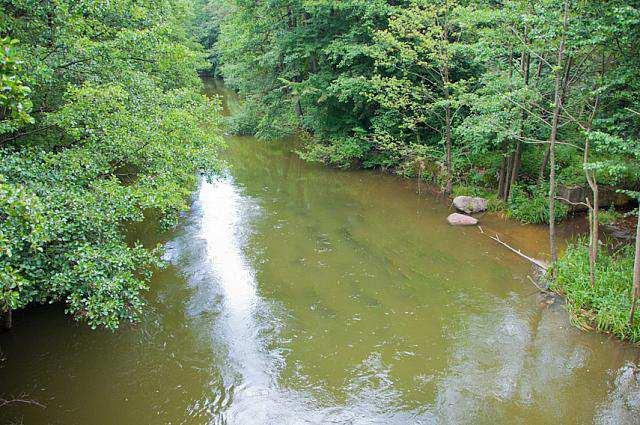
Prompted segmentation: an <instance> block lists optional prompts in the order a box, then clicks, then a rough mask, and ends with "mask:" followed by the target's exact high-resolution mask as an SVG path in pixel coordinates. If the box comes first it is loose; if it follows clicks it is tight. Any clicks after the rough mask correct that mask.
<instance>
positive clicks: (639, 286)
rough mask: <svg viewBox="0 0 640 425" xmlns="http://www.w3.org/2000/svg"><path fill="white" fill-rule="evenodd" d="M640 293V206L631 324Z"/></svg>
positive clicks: (639, 210) (639, 209)
mask: <svg viewBox="0 0 640 425" xmlns="http://www.w3.org/2000/svg"><path fill="white" fill-rule="evenodd" d="M639 293H640V207H639V208H638V224H637V227H636V256H635V260H634V262H633V297H632V299H631V311H630V312H629V325H631V326H632V325H633V316H634V315H635V312H636V303H637V301H638V294H639Z"/></svg>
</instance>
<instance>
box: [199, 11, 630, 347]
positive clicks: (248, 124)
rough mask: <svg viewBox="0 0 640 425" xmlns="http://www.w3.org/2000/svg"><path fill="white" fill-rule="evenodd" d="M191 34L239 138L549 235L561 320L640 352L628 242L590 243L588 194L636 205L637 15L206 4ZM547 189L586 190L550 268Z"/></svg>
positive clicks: (594, 209) (551, 201)
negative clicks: (585, 230) (578, 233)
mask: <svg viewBox="0 0 640 425" xmlns="http://www.w3.org/2000/svg"><path fill="white" fill-rule="evenodd" d="M198 22H199V23H200V24H199V28H200V38H201V40H202V42H203V43H204V44H205V45H206V46H207V47H209V48H210V60H211V63H212V72H214V73H217V74H220V75H222V76H223V77H224V79H225V81H226V83H227V84H228V85H230V86H231V87H233V88H234V89H235V90H237V92H238V93H239V94H240V95H241V97H242V98H243V101H244V109H243V111H242V113H240V114H238V115H237V116H235V117H234V118H233V119H232V123H231V124H232V127H233V129H234V130H235V131H236V132H237V133H240V134H255V135H257V136H259V137H262V138H267V139H269V138H279V137H283V136H286V135H289V134H293V133H298V134H302V135H304V136H305V138H306V139H307V143H306V144H305V146H304V148H303V149H302V150H301V152H300V155H301V156H302V157H303V158H305V159H307V160H310V161H319V162H322V163H325V164H328V165H332V166H337V167H343V168H349V167H363V168H374V169H383V170H389V171H393V172H395V173H398V174H401V175H404V176H408V177H416V178H419V179H423V180H428V181H431V182H432V183H434V184H437V185H439V186H440V187H441V188H442V190H443V191H444V193H446V194H448V195H451V194H465V195H471V194H473V195H485V196H488V197H489V198H490V199H491V205H492V207H493V208H494V209H505V210H506V212H507V214H508V215H509V216H511V217H513V218H515V219H518V220H522V221H525V222H533V223H542V222H547V223H548V224H549V240H550V252H551V264H552V267H551V269H550V273H549V275H550V276H549V277H550V278H551V279H552V280H553V278H555V280H553V281H552V287H553V289H554V290H556V291H558V292H561V293H564V294H566V295H567V300H568V309H569V311H570V312H571V313H572V314H573V315H574V318H575V319H576V321H579V322H581V323H583V324H584V323H585V322H588V323H589V324H592V325H593V324H595V325H596V326H597V328H598V329H600V330H602V331H609V332H613V333H614V334H615V335H616V336H618V337H620V338H623V339H628V340H631V341H634V342H638V341H640V323H638V322H639V320H637V317H636V314H637V313H636V312H635V304H636V299H637V297H638V294H639V292H640V282H639V279H640V235H637V236H636V238H635V246H636V248H635V250H634V249H631V248H626V247H625V248H622V249H617V250H613V249H612V248H610V247H608V246H605V245H603V242H602V241H603V238H602V237H601V235H600V231H599V229H600V220H599V218H600V216H601V213H600V210H599V207H600V204H601V199H600V197H599V194H600V188H601V187H602V186H607V187H608V188H612V189H613V190H616V191H619V192H624V193H626V194H627V195H629V196H630V198H632V199H637V197H638V191H637V190H638V186H639V179H640V173H639V172H638V171H639V170H638V166H639V165H640V141H639V140H640V85H639V84H640V83H639V82H640V52H639V51H638V49H639V46H640V5H639V4H638V3H637V2H631V1H622V0H614V1H610V2H599V1H579V2H578V1H574V0H544V1H528V0H504V1H500V2H484V1H460V0H435V1H433V0H429V1H427V0H402V1H394V2H388V1H382V0H373V1H361V0H345V1H340V2H329V1H316V0H273V1H269V2H253V1H244V0H211V1H208V2H206V3H205V4H204V5H203V8H202V12H201V14H200V16H199V17H198ZM559 185H563V186H585V187H588V188H589V195H588V196H587V197H585V199H581V200H579V201H578V203H579V204H581V206H582V207H584V208H585V209H586V210H587V211H588V217H587V218H588V221H589V228H590V234H589V237H588V238H586V239H585V240H583V241H579V242H577V243H576V244H575V245H574V246H572V247H570V248H569V249H568V251H567V253H566V254H565V255H564V256H563V257H561V258H558V253H557V248H556V230H555V223H556V221H558V220H560V219H562V218H563V217H564V216H566V214H567V212H568V210H569V208H568V207H569V205H567V204H566V203H567V202H566V201H567V200H565V199H562V197H560V196H558V194H557V193H558V187H559ZM573 203H576V202H575V201H574V202H573ZM632 213H633V212H632ZM550 217H552V218H553V219H550ZM636 233H637V232H636Z"/></svg>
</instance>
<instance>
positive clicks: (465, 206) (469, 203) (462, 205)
mask: <svg viewBox="0 0 640 425" xmlns="http://www.w3.org/2000/svg"><path fill="white" fill-rule="evenodd" d="M453 206H454V207H456V209H457V210H458V211H462V212H465V213H467V214H474V213H479V212H482V211H486V210H487V208H488V206H489V201H487V200H486V199H484V198H476V197H473V196H456V197H455V198H453Z"/></svg>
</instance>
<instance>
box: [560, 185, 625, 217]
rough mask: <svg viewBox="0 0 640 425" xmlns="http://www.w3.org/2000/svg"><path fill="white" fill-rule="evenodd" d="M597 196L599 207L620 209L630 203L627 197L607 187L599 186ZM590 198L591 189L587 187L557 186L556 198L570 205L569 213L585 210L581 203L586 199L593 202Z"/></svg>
mask: <svg viewBox="0 0 640 425" xmlns="http://www.w3.org/2000/svg"><path fill="white" fill-rule="evenodd" d="M598 195H599V196H598V200H599V204H600V207H610V206H614V207H622V206H624V205H626V204H628V203H629V202H631V198H629V197H628V196H627V195H625V194H623V193H618V192H616V190H615V189H614V188H612V187H608V186H600V187H599V190H598ZM592 196H593V195H592V193H591V189H590V188H589V187H588V186H564V185H561V184H560V185H558V198H563V199H566V200H568V201H569V202H571V203H572V204H570V205H568V207H569V211H583V210H586V209H587V207H586V206H585V205H583V203H584V202H585V199H586V198H589V200H593V198H592ZM565 204H566V203H565Z"/></svg>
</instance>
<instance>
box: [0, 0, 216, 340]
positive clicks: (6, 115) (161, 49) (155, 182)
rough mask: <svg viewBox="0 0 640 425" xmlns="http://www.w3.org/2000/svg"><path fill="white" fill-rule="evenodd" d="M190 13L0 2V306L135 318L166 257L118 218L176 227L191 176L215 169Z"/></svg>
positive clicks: (212, 121) (212, 129)
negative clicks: (136, 238) (3, 84)
mask: <svg viewBox="0 0 640 425" xmlns="http://www.w3.org/2000/svg"><path fill="white" fill-rule="evenodd" d="M190 10H191V9H190V5H189V3H188V2H184V1H181V0H175V1H174V0H170V1H153V0H147V1H135V2H133V1H128V0H123V1H116V2H98V3H96V2H90V1H80V2H76V1H64V0H63V1H58V2H45V3H37V2H22V1H0V21H1V22H3V24H2V25H1V26H0V35H1V36H3V37H5V38H3V39H2V43H3V51H4V54H5V59H4V60H3V62H2V63H3V65H2V68H1V70H2V77H1V78H2V81H11V82H13V86H10V87H11V88H10V90H6V91H4V92H3V96H4V97H2V98H0V100H1V101H2V104H1V105H2V107H3V109H0V110H1V111H4V112H2V116H1V117H0V118H2V120H1V121H0V122H1V123H2V125H1V127H0V128H1V129H2V131H0V155H2V162H1V163H0V176H2V178H1V180H0V198H2V199H0V284H1V286H0V307H1V308H3V309H6V308H12V309H16V308H20V307H23V306H25V305H26V304H28V303H31V302H40V303H44V302H64V303H65V304H66V306H67V311H68V312H69V313H71V314H73V315H74V317H76V318H78V319H82V320H85V321H86V322H87V323H88V324H89V325H90V326H92V327H97V326H105V327H107V328H110V329H114V328H116V327H118V326H119V325H120V324H121V323H122V322H129V321H135V320H136V319H137V318H138V317H139V314H140V311H141V308H142V306H143V300H142V298H141V292H142V291H144V290H145V289H146V285H147V284H146V282H147V280H148V278H149V277H150V273H151V271H152V270H153V269H154V268H157V267H161V266H162V262H161V261H160V260H159V251H158V250H157V249H151V250H149V249H147V248H144V247H142V246H141V245H140V244H138V243H128V242H127V239H126V238H125V230H126V226H127V224H128V223H132V222H138V221H141V220H143V219H144V218H145V214H146V213H150V212H153V213H154V214H157V215H158V216H159V217H161V218H162V219H163V220H164V221H165V222H167V223H171V222H173V221H175V218H176V217H177V215H178V214H179V212H180V211H184V210H185V209H186V208H187V207H188V200H189V197H190V194H191V191H192V190H193V188H194V186H195V184H196V180H197V175H196V172H197V171H198V170H200V171H203V172H207V173H209V172H213V171H215V170H216V166H217V163H218V161H217V149H218V147H219V146H220V138H219V136H218V133H219V132H218V124H219V107H218V105H217V103H216V102H215V101H211V100H209V99H207V98H206V97H204V96H203V95H201V94H200V91H201V85H200V84H201V83H200V80H199V78H198V75H197V73H196V71H195V70H196V69H198V68H200V67H206V66H207V63H206V61H205V60H204V58H205V53H204V52H202V51H201V49H200V48H199V47H198V45H197V44H196V43H195V42H193V41H191V39H190V38H189V35H188V31H187V28H188V24H189V21H188V19H190V16H192V14H191V11H190ZM16 40H20V42H19V43H18V42H17V41H16ZM27 83H28V86H27ZM32 105H33V106H32Z"/></svg>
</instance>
